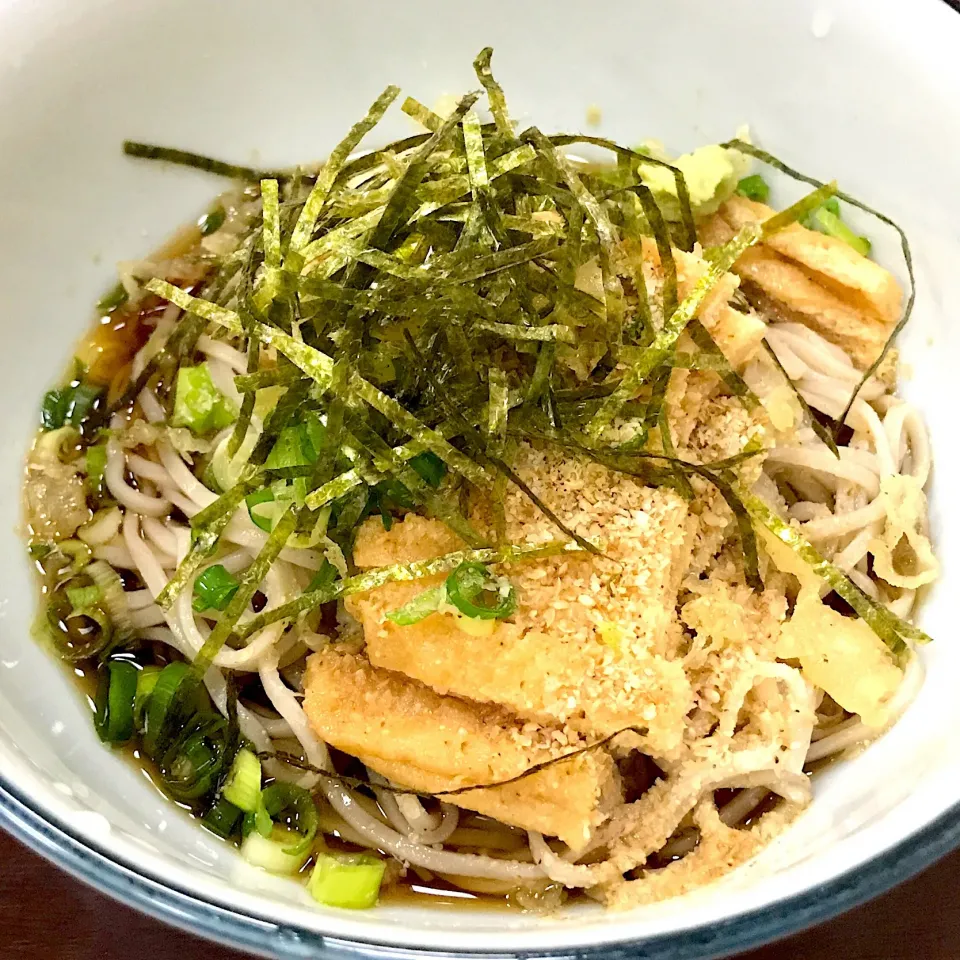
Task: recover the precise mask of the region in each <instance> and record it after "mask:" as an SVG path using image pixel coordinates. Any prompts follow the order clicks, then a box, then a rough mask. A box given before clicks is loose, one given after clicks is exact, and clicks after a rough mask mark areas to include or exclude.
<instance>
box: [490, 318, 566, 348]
mask: <svg viewBox="0 0 960 960" xmlns="http://www.w3.org/2000/svg"><path fill="white" fill-rule="evenodd" d="M474 328H475V329H477V330H484V331H486V332H487V333H495V334H497V335H498V336H500V337H503V338H504V339H505V340H527V341H540V342H551V343H570V344H573V343H576V342H577V335H576V331H575V330H574V329H573V328H572V327H568V326H566V325H565V324H562V323H548V324H545V325H544V326H542V327H521V326H520V325H519V324H516V323H497V322H496V321H493V320H477V321H476V323H474Z"/></svg>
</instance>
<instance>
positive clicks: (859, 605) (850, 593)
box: [736, 490, 931, 658]
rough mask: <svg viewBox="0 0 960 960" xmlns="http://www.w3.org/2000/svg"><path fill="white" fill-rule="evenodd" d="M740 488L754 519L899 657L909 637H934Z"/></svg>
mask: <svg viewBox="0 0 960 960" xmlns="http://www.w3.org/2000/svg"><path fill="white" fill-rule="evenodd" d="M736 492H737V495H738V496H739V498H740V500H742V502H743V504H744V506H745V507H746V509H747V511H748V512H749V514H750V516H751V517H752V518H753V519H754V521H755V522H757V523H759V524H760V525H761V526H764V527H766V528H767V529H768V530H769V531H770V532H771V533H772V534H773V535H774V536H775V537H776V538H777V539H778V540H780V541H782V542H783V543H785V544H786V545H787V546H788V547H789V548H790V549H791V550H792V551H793V552H794V553H795V554H796V555H797V556H798V557H800V559H801V560H803V561H804V563H806V564H807V565H808V566H809V567H810V568H811V569H812V570H813V572H814V573H815V574H816V575H817V576H818V577H820V579H821V580H823V581H824V583H826V584H827V585H828V586H829V587H831V588H832V589H833V590H835V591H836V593H837V594H838V595H839V596H840V597H842V598H843V599H844V600H846V602H847V603H848V604H850V606H851V607H853V609H854V610H855V611H856V613H857V615H858V616H859V617H860V619H861V620H863V621H864V622H865V623H866V624H867V626H868V627H870V629H871V630H873V632H874V633H875V634H876V635H877V636H878V637H879V638H880V639H881V640H882V641H883V642H884V643H885V644H886V645H887V647H888V648H889V649H890V652H891V653H892V654H893V655H894V656H895V657H898V658H903V657H904V655H905V654H906V652H907V644H906V641H907V640H913V641H914V642H916V643H929V642H930V639H931V638H930V637H929V636H928V635H927V634H926V633H924V632H923V631H922V630H921V629H920V628H919V627H915V626H914V625H913V624H911V623H907V621H906V620H902V619H901V618H900V617H898V616H897V615H896V614H895V613H893V612H892V611H890V610H888V609H887V608H886V607H885V606H883V605H882V604H880V603H877V602H876V601H875V600H871V599H870V597H868V596H867V595H866V594H865V593H864V592H863V591H862V590H861V589H860V588H859V587H858V586H857V585H856V584H855V583H853V581H851V580H850V579H849V578H848V577H847V576H846V574H844V572H843V571H842V570H841V569H840V568H839V567H836V566H834V565H833V564H832V563H831V562H830V561H829V560H826V559H825V558H824V557H822V556H821V555H820V553H819V552H818V551H817V549H816V548H815V547H814V546H813V545H812V544H811V543H809V542H808V541H807V540H806V539H804V537H803V536H801V534H800V533H798V532H797V531H796V530H795V529H794V528H793V527H792V526H791V525H790V524H789V523H787V521H786V520H784V519H783V518H782V517H780V516H779V515H778V514H777V513H776V512H775V511H774V510H773V508H772V507H770V505H769V504H767V503H766V502H764V501H763V500H762V499H761V498H760V497H758V496H756V495H755V494H753V493H747V492H745V491H743V490H738V491H736Z"/></svg>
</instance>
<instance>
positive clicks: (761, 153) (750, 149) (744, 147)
mask: <svg viewBox="0 0 960 960" xmlns="http://www.w3.org/2000/svg"><path fill="white" fill-rule="evenodd" d="M722 146H724V147H727V148H729V149H731V150H739V151H740V152H741V153H746V154H749V155H750V156H751V157H756V158H757V159H758V160H762V161H763V162H764V163H767V164H769V165H770V166H771V167H773V168H774V169H776V170H779V171H780V172H781V173H785V174H786V175H787V176H788V177H793V179H794V180H800V181H801V182H803V183H808V184H810V185H811V186H814V187H820V186H823V184H822V182H821V181H820V180H816V179H814V178H813V177H809V176H807V175H806V174H805V173H800V171H799V170H795V169H794V168H793V167H789V166H787V164H785V163H784V162H783V161H782V160H778V159H777V158H776V157H775V156H773V154H770V153H767V152H766V151H765V150H760V149H759V148H758V147H755V146H753V144H750V143H744V142H743V141H742V140H730V141H729V142H727V143H724V144H722ZM835 195H836V197H837V198H838V199H839V200H843V202H844V203H849V204H851V205H852V206H854V207H856V208H857V209H858V210H863V211H864V213H869V214H870V216H872V217H876V218H877V219H878V220H879V221H880V222H881V223H885V224H886V225H887V226H888V227H892V228H893V229H894V230H896V232H897V236H899V238H900V250H901V252H902V253H903V261H904V264H905V266H906V268H907V279H908V280H909V281H910V293H909V295H908V297H907V303H906V305H905V306H904V309H903V315H902V316H901V317H900V319H899V320H898V321H897V325H896V326H895V327H894V328H893V330H892V332H891V333H890V336H889V337H887V341H886V343H884V345H883V349H882V350H881V351H880V353H879V355H878V356H877V359H876V360H874V361H873V363H871V364H870V366H869V367H867V369H866V370H865V371H864V374H863V376H862V377H861V378H860V382H859V383H858V384H857V386H856V388H855V389H854V391H853V393H851V394H850V399H849V400H848V401H847V405H846V407H845V408H844V410H843V413H842V414H841V415H840V417H839V419H838V420H837V421H836V422H837V426H836V428H835V430H834V442H836V438H837V434H838V433H839V431H840V428H841V427H842V426H843V424H844V423H845V422H846V419H847V415H848V414H849V413H850V410H851V409H852V407H853V404H854V403H855V402H856V399H857V396H858V395H859V394H860V391H861V390H862V389H863V385H864V384H865V383H866V382H867V381H868V380H869V379H870V378H871V377H872V376H873V375H874V374H875V373H876V372H877V370H879V369H880V364H881V363H883V361H884V360H885V359H886V356H887V354H888V353H889V352H890V348H891V347H892V346H893V344H894V342H895V341H896V339H897V337H898V336H899V335H900V332H901V331H902V330H903V328H904V327H905V326H906V324H907V321H908V320H909V319H910V316H911V315H912V314H913V306H914V304H915V303H916V299H917V280H916V277H915V276H914V272H913V254H912V252H911V250H910V241H909V240H907V235H906V233H904V231H903V228H902V227H901V226H900V225H899V224H898V223H896V222H895V221H893V220H891V219H890V217H888V216H887V215H886V214H885V213H881V212H880V211H879V210H876V209H874V208H873V207H870V206H867V204H865V203H864V202H863V201H862V200H858V199H857V198H856V197H852V196H851V195H850V194H849V193H844V192H843V191H842V190H837V191H836V194H835Z"/></svg>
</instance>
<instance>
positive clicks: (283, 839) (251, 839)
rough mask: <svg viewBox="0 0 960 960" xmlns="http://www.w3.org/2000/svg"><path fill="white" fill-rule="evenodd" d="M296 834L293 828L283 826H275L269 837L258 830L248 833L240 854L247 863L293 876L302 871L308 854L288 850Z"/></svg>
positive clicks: (283, 875)
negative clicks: (263, 835) (293, 852)
mask: <svg viewBox="0 0 960 960" xmlns="http://www.w3.org/2000/svg"><path fill="white" fill-rule="evenodd" d="M294 836H296V834H294V832H293V831H292V830H285V829H284V828H283V827H274V828H273V829H272V831H271V833H270V838H269V839H267V838H266V837H262V836H261V835H260V834H259V833H257V832H256V831H254V832H252V833H248V834H247V835H246V836H245V837H244V838H243V843H241V844H240V855H241V856H242V857H243V859H244V860H246V861H247V863H251V864H253V866H255V867H260V869H261V870H266V871H267V872H268V873H275V874H277V875H279V876H282V877H287V876H293V875H294V874H297V873H299V872H300V870H301V869H302V867H303V865H304V864H305V863H306V862H307V856H308V854H306V853H303V854H291V853H288V852H287V851H288V850H289V849H290V842H291V838H292V837H294Z"/></svg>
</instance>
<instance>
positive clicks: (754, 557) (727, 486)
mask: <svg viewBox="0 0 960 960" xmlns="http://www.w3.org/2000/svg"><path fill="white" fill-rule="evenodd" d="M702 476H706V477H707V479H709V481H710V483H712V484H713V485H714V486H715V487H716V488H717V490H719V491H720V496H722V497H723V499H724V501H725V502H726V504H727V506H728V507H729V508H730V512H731V513H732V514H733V517H734V520H736V523H737V533H738V534H739V538H740V551H741V553H742V554H743V576H744V579H745V580H746V582H747V586H748V587H750V589H751V590H763V580H762V578H761V577H760V557H759V555H758V553H757V534H756V531H755V530H754V529H753V522H752V520H751V517H750V511H749V509H748V507H747V505H746V504H745V503H744V501H743V498H742V497H741V496H740V494H738V493H737V491H736V489H735V488H734V485H735V484H736V482H737V481H736V477H735V476H734V475H733V474H732V473H729V472H728V471H717V472H714V471H707V472H705V473H704V474H702Z"/></svg>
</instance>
